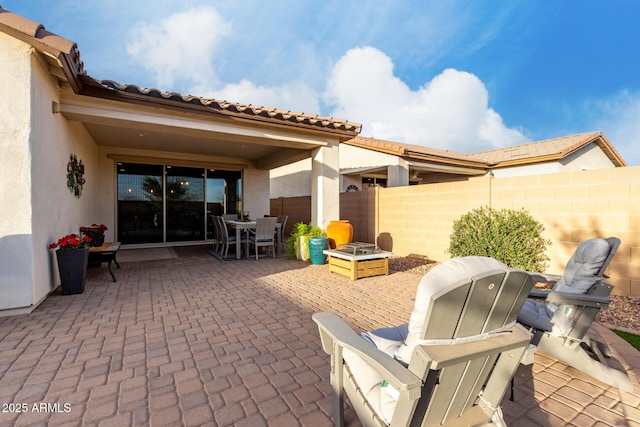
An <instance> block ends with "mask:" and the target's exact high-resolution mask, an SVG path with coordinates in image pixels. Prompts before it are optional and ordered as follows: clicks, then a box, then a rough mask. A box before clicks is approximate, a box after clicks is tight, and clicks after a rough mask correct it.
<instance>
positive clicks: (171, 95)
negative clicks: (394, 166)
mask: <svg viewBox="0 0 640 427" xmlns="http://www.w3.org/2000/svg"><path fill="white" fill-rule="evenodd" d="M84 80H85V82H86V83H87V84H88V85H93V86H94V87H98V88H102V89H106V90H107V91H111V92H112V93H114V94H115V93H120V94H122V95H124V96H125V97H126V96H127V95H133V96H135V97H137V98H138V99H143V98H146V99H148V100H151V102H156V101H170V102H175V103H179V104H183V106H185V107H186V106H196V107H204V109H205V110H206V111H215V112H218V113H223V114H227V115H233V116H237V117H240V116H244V117H248V118H256V119H266V120H270V121H276V120H277V121H281V122H285V123H291V124H300V125H306V126H310V127H319V128H322V129H324V130H336V131H340V132H346V133H350V134H353V135H355V134H357V133H359V132H360V130H361V128H362V125H361V124H360V123H354V122H350V121H348V120H343V119H337V118H334V117H327V116H319V115H317V114H305V113H300V112H293V111H290V110H280V109H277V108H269V107H264V106H259V105H253V104H241V103H237V102H230V101H226V100H218V99H212V98H204V97H198V96H193V95H185V94H180V93H176V92H167V91H161V90H159V89H148V88H141V87H139V86H136V85H132V84H121V83H117V82H114V81H112V80H100V81H97V80H93V79H91V80H93V82H91V81H89V79H84ZM353 135H351V136H353Z"/></svg>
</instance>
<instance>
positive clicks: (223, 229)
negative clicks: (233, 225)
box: [216, 216, 247, 258]
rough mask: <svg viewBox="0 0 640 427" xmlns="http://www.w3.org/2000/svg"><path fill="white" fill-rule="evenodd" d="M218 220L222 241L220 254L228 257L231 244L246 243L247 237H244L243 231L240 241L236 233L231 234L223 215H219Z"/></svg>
mask: <svg viewBox="0 0 640 427" xmlns="http://www.w3.org/2000/svg"><path fill="white" fill-rule="evenodd" d="M216 220H217V222H218V227H219V228H220V240H221V242H222V243H221V245H220V256H221V257H222V258H226V257H227V255H228V254H229V246H233V245H241V244H243V243H245V244H246V243H247V239H246V238H245V237H244V233H243V234H242V236H243V237H242V238H241V239H240V241H239V242H238V241H237V238H236V235H235V234H229V229H228V228H227V224H226V222H225V221H224V218H223V217H222V216H217V217H216Z"/></svg>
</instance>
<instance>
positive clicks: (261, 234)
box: [255, 217, 278, 241]
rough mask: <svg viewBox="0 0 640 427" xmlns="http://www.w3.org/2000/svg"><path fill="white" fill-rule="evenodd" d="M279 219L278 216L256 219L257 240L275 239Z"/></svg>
mask: <svg viewBox="0 0 640 427" xmlns="http://www.w3.org/2000/svg"><path fill="white" fill-rule="evenodd" d="M277 221H278V218H276V217H269V218H258V219H256V237H255V238H256V241H260V240H264V241H269V240H271V241H273V240H274V235H275V234H274V233H275V231H276V222H277Z"/></svg>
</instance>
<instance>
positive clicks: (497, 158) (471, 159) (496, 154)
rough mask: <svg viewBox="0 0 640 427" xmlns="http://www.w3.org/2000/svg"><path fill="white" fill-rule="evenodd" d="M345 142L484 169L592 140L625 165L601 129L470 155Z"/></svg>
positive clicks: (550, 155) (538, 158)
mask: <svg viewBox="0 0 640 427" xmlns="http://www.w3.org/2000/svg"><path fill="white" fill-rule="evenodd" d="M344 143H345V144H349V145H353V146H356V147H361V148H367V149H371V150H375V151H380V152H384V153H387V154H394V155H396V156H401V157H405V158H407V159H415V160H430V161H440V162H442V163H456V164H460V163H465V164H467V165H469V166H478V167H485V168H489V167H507V166H513V165H517V164H532V163H539V162H544V161H553V160H559V159H562V158H565V157H567V156H568V155H570V154H571V153H574V152H576V151H577V150H579V149H580V148H582V147H585V146H586V145H588V144H590V143H595V144H596V145H598V146H599V147H600V148H601V149H602V151H603V152H604V153H605V154H606V155H607V156H608V157H609V159H610V160H611V162H612V163H613V164H614V165H615V166H626V163H625V161H624V159H623V158H622V156H620V154H619V153H618V152H617V151H616V149H615V148H614V147H613V145H612V144H611V143H610V142H609V140H608V139H607V138H606V137H605V136H604V134H603V133H602V132H586V133H580V134H576V135H569V136H563V137H560V138H553V139H546V140H543V141H535V142H530V143H527V144H521V145H514V146H510V147H503V148H497V149H495V150H488V151H482V152H478V153H471V154H461V153H455V152H452V151H448V150H441V149H437V148H429V147H424V146H420V145H412V144H404V143H401V142H393V141H385V140H381V139H375V138H367V137H362V136H357V137H355V138H353V139H350V140H348V141H345V142H344Z"/></svg>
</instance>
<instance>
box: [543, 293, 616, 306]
mask: <svg viewBox="0 0 640 427" xmlns="http://www.w3.org/2000/svg"><path fill="white" fill-rule="evenodd" d="M547 301H549V302H555V303H556V304H573V305H581V306H584V307H597V308H606V307H607V306H608V305H609V302H610V301H611V300H610V299H609V297H608V296H597V295H587V294H572V293H570V292H554V291H552V292H549V296H548V297H547Z"/></svg>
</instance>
